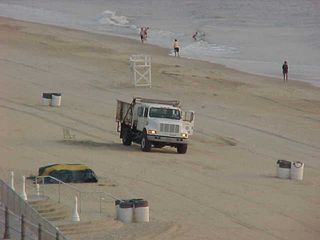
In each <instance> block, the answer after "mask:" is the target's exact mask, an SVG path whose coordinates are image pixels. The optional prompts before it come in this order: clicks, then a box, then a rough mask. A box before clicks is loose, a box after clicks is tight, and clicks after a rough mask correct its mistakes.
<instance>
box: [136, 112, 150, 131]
mask: <svg viewBox="0 0 320 240" xmlns="http://www.w3.org/2000/svg"><path fill="white" fill-rule="evenodd" d="M147 119H148V108H147V107H142V106H141V107H139V108H138V124H137V129H138V130H139V131H142V130H143V129H144V128H145V126H146V121H147Z"/></svg>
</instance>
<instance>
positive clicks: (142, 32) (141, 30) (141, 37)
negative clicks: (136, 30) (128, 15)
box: [140, 27, 145, 43]
mask: <svg viewBox="0 0 320 240" xmlns="http://www.w3.org/2000/svg"><path fill="white" fill-rule="evenodd" d="M144 33H145V32H144V28H143V27H142V28H140V39H141V43H143V41H144Z"/></svg>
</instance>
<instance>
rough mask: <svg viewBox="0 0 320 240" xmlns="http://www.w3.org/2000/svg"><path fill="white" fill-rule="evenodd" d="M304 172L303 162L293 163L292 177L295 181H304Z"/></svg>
mask: <svg viewBox="0 0 320 240" xmlns="http://www.w3.org/2000/svg"><path fill="white" fill-rule="evenodd" d="M303 170H304V163H302V162H299V161H297V162H293V163H292V164H291V172H290V177H291V179H294V180H300V181H301V180H302V179H303Z"/></svg>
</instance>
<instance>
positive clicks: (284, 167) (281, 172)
mask: <svg viewBox="0 0 320 240" xmlns="http://www.w3.org/2000/svg"><path fill="white" fill-rule="evenodd" d="M290 169H291V162H290V161H287V160H278V161H277V176H278V177H279V178H283V179H288V178H289V177H290Z"/></svg>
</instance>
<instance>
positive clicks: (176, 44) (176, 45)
mask: <svg viewBox="0 0 320 240" xmlns="http://www.w3.org/2000/svg"><path fill="white" fill-rule="evenodd" d="M173 51H174V56H175V57H176V56H178V57H180V53H179V52H180V45H179V42H178V40H177V39H175V40H174V42H173Z"/></svg>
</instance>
